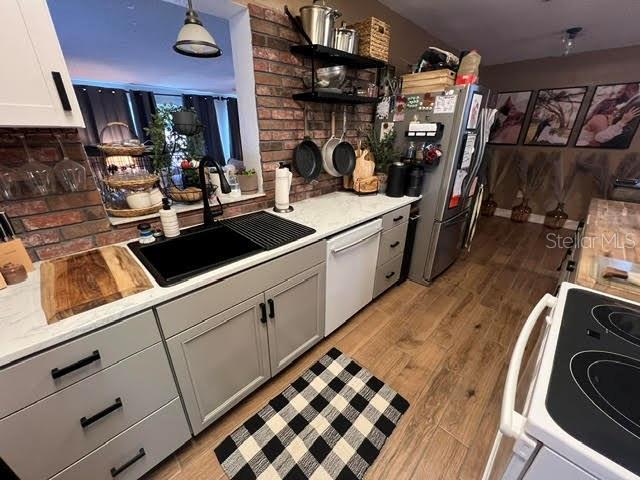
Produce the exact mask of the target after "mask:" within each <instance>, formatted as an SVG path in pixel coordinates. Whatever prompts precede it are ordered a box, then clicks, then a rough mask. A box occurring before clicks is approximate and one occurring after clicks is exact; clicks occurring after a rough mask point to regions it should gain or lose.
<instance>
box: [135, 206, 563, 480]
mask: <svg viewBox="0 0 640 480" xmlns="http://www.w3.org/2000/svg"><path fill="white" fill-rule="evenodd" d="M547 233H548V230H545V229H544V228H543V227H542V226H541V225H534V224H515V223H512V222H510V221H509V220H507V219H502V218H497V217H492V218H488V219H482V221H481V223H480V225H479V226H478V231H477V232H476V238H475V240H474V243H473V245H472V250H471V252H470V253H468V254H465V255H463V257H462V258H461V259H460V260H459V261H458V262H457V263H456V264H455V265H453V266H452V267H451V268H450V269H449V270H448V271H447V272H445V273H444V274H443V275H442V276H441V277H440V278H438V279H437V280H436V281H435V282H434V283H433V284H432V285H431V286H429V287H424V286H421V285H418V284H416V283H412V282H405V283H403V284H402V285H400V286H398V287H395V288H393V289H392V290H390V291H388V292H387V293H386V294H384V295H382V296H381V297H380V298H378V299H377V300H376V301H375V302H374V303H372V304H371V305H369V306H368V307H367V308H365V309H364V310H362V311H361V312H359V313H358V314H357V315H356V316H355V317H354V318H352V319H351V320H350V321H349V322H348V323H346V324H345V325H344V326H342V327H341V328H340V329H338V330H337V331H336V332H334V333H333V334H332V335H331V336H330V337H328V338H326V339H325V340H323V341H322V342H320V343H319V344H318V345H317V346H315V347H314V348H313V349H312V350H311V351H309V352H307V353H306V354H305V355H303V356H302V357H301V358H300V359H299V360H298V361H296V362H295V363H294V364H293V365H292V366H291V367H290V368H289V369H287V370H286V371H284V372H283V373H282V374H280V375H279V376H278V377H277V378H275V379H273V380H272V381H271V382H270V383H268V384H267V385H265V386H264V387H262V388H261V389H260V390H258V391H257V392H255V393H254V394H253V395H251V396H250V397H249V398H247V399H246V400H244V401H243V402H242V403H241V404H240V405H238V406H237V407H236V408H234V409H233V410H232V411H231V412H229V413H228V414H227V415H226V416H224V417H223V418H222V419H221V420H219V421H218V422H216V423H215V424H214V425H212V426H211V427H209V428H208V429H207V430H205V431H204V432H203V433H201V434H200V435H199V436H198V437H196V438H195V439H193V440H191V441H190V442H189V443H187V445H185V446H184V447H182V448H181V449H180V450H178V452H176V454H175V455H173V456H171V457H170V458H168V459H167V460H166V461H165V462H163V463H162V464H161V465H160V466H159V467H157V468H156V469H155V470H154V471H152V472H150V473H149V474H148V475H147V476H146V477H145V478H146V479H147V480H151V479H153V480H168V479H171V480H205V479H207V480H222V479H226V475H225V474H224V472H223V471H222V469H221V467H220V465H219V464H218V461H217V459H216V457H215V454H214V453H213V448H214V447H215V446H217V444H218V443H219V442H220V441H221V440H222V439H223V438H224V437H225V436H226V435H228V434H229V433H231V432H232V431H233V430H234V429H235V428H237V427H238V426H239V425H241V424H242V423H243V422H244V420H246V419H247V418H248V417H250V416H251V415H252V414H253V413H255V412H256V411H258V410H259V409H260V408H261V407H263V406H264V404H266V403H267V402H268V401H269V400H270V399H271V398H272V397H273V396H275V395H277V394H278V393H279V392H280V391H282V390H283V389H284V388H285V387H286V386H287V385H288V384H289V383H291V382H292V381H293V380H295V379H296V378H297V377H298V376H299V375H300V374H301V373H302V372H303V371H304V370H305V369H307V368H308V367H309V366H310V365H311V364H312V363H313V362H315V361H316V360H317V359H318V358H320V357H321V356H322V355H323V354H324V353H326V352H327V351H328V350H329V349H330V348H332V347H337V348H338V349H340V350H341V351H342V352H344V353H345V354H347V355H349V356H351V357H352V358H353V359H355V360H356V361H357V362H359V363H360V364H361V365H363V366H364V367H366V368H368V369H369V370H370V371H371V372H373V373H374V374H375V375H376V376H378V377H379V378H381V379H382V380H384V381H385V382H386V383H388V384H389V385H391V386H392V387H393V388H395V389H396V390H397V391H399V392H400V393H402V395H404V396H405V398H407V399H408V400H409V402H410V403H411V407H410V408H409V410H408V411H407V413H406V414H405V415H404V417H403V418H402V420H401V421H400V423H399V425H398V427H397V429H396V430H395V431H394V433H393V435H392V436H391V437H390V438H389V440H388V442H387V444H386V445H385V447H384V449H383V450H382V452H381V454H380V457H378V459H377V460H376V462H375V464H374V465H373V467H372V468H371V469H370V470H369V472H368V473H367V477H366V478H367V480H371V479H385V480H386V479H394V480H402V479H412V478H415V479H420V480H423V479H424V480H438V479H456V480H477V479H479V478H480V477H481V475H482V470H483V468H484V464H485V461H486V457H487V455H488V453H489V450H490V448H491V445H492V443H493V439H494V436H495V432H496V429H497V425H498V416H499V409H500V402H501V396H502V385H503V382H504V377H505V375H506V369H507V364H508V359H509V356H510V351H511V348H512V346H513V344H514V341H515V338H516V336H517V334H518V332H519V330H520V328H521V325H522V322H523V321H524V319H525V317H526V315H527V314H528V312H529V311H530V310H531V308H532V306H533V305H534V304H535V302H536V301H537V300H538V299H539V298H540V297H541V296H542V295H543V294H544V293H545V292H552V291H553V289H554V287H555V283H556V281H557V272H556V271H555V268H556V267H557V265H558V264H559V263H560V261H561V259H562V254H563V251H562V250H559V249H548V248H546V245H545V235H546V234H547Z"/></svg>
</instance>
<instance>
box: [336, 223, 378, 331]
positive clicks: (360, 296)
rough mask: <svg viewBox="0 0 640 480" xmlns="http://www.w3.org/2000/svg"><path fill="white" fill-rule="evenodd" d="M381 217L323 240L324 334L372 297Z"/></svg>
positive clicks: (343, 321) (344, 320)
mask: <svg viewBox="0 0 640 480" xmlns="http://www.w3.org/2000/svg"><path fill="white" fill-rule="evenodd" d="M381 231H382V220H381V219H377V220H374V221H372V222H369V223H365V224H364V225H360V226H358V227H355V228H352V229H351V230H348V231H346V232H344V233H341V234H339V235H336V236H335V237H333V238H331V239H330V240H329V241H328V242H327V296H326V308H325V315H326V317H325V331H324V333H325V335H329V334H330V333H331V332H333V331H334V330H335V329H336V328H338V327H339V326H340V325H342V324H343V323H345V322H346V321H347V320H349V318H351V317H352V316H353V315H354V314H355V313H356V312H357V311H358V310H360V309H361V308H362V307H364V306H365V305H367V304H368V303H369V302H371V300H372V299H373V283H374V280H375V276H376V263H377V260H378V246H379V245H380V232H381Z"/></svg>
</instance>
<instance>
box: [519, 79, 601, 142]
mask: <svg viewBox="0 0 640 480" xmlns="http://www.w3.org/2000/svg"><path fill="white" fill-rule="evenodd" d="M587 92H588V87H584V86H583V87H562V88H548V89H542V90H538V92H537V95H536V99H535V102H534V104H533V111H532V112H531V116H530V118H529V123H528V125H527V128H526V130H525V138H524V145H535V146H550V147H566V146H568V145H569V140H570V139H571V136H572V134H573V131H574V129H575V128H576V123H577V122H576V120H577V119H578V115H579V114H580V112H581V110H582V106H583V104H584V100H585V98H586V96H587Z"/></svg>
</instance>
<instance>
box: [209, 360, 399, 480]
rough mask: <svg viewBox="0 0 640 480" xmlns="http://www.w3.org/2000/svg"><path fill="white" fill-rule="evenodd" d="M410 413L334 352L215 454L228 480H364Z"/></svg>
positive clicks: (383, 387)
mask: <svg viewBox="0 0 640 480" xmlns="http://www.w3.org/2000/svg"><path fill="white" fill-rule="evenodd" d="M407 408H409V403H408V402H407V401H406V400H405V399H404V398H403V397H402V396H401V395H399V394H398V393H396V392H395V391H394V390H392V389H391V388H390V387H389V386H388V385H386V384H385V383H383V382H382V381H380V380H379V379H377V378H376V377H374V376H373V375H372V374H371V372H369V371H368V370H366V369H364V368H362V367H361V366H360V365H358V364H357V363H356V362H354V361H353V360H351V359H350V358H349V357H347V356H346V355H344V354H343V353H342V352H340V351H339V350H337V349H335V348H333V349H331V351H330V352H329V353H327V354H326V355H325V356H324V357H322V358H321V359H320V360H319V361H318V362H316V363H315V364H314V365H313V366H312V367H311V368H310V369H309V370H307V371H306V372H305V373H304V374H303V375H302V376H301V377H300V378H298V379H297V380H296V381H295V382H293V383H292V384H291V385H289V387H287V389H286V390H285V391H284V392H282V393H281V394H280V395H278V396H277V397H275V398H274V399H272V400H271V401H270V402H269V404H268V405H267V406H265V407H264V408H263V409H262V410H260V411H259V412H258V413H256V414H255V415H254V416H253V417H251V418H250V419H249V420H247V421H246V422H245V423H244V425H242V426H241V427H240V428H238V429H237V430H236V431H235V432H233V433H232V434H231V435H229V436H228V437H227V438H225V439H224V441H223V442H222V443H221V444H220V445H218V447H217V448H216V449H215V453H216V456H217V457H218V460H219V461H220V464H221V465H222V468H223V469H224V471H225V473H226V474H227V475H228V476H229V477H230V478H231V479H233V480H236V479H238V480H245V479H260V480H267V479H274V480H275V479H286V480H304V479H313V480H331V479H339V480H349V479H361V478H363V477H364V475H365V473H366V471H367V470H368V469H369V467H370V466H371V465H372V464H373V462H374V461H375V459H376V457H377V456H378V454H379V453H380V450H381V449H382V446H383V445H384V442H385V441H386V440H387V438H388V437H389V436H390V435H391V433H392V432H393V430H394V428H395V427H396V425H397V423H398V421H399V420H400V417H401V416H402V414H403V413H404V412H406V410H407Z"/></svg>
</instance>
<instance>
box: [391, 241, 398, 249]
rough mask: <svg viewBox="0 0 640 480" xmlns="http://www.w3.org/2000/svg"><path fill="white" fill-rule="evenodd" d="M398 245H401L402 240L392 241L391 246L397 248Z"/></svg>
mask: <svg viewBox="0 0 640 480" xmlns="http://www.w3.org/2000/svg"><path fill="white" fill-rule="evenodd" d="M398 245H400V242H395V243H392V244H391V245H389V246H390V247H391V248H396V247H397V246H398Z"/></svg>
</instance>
